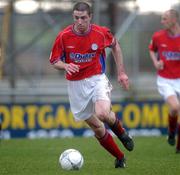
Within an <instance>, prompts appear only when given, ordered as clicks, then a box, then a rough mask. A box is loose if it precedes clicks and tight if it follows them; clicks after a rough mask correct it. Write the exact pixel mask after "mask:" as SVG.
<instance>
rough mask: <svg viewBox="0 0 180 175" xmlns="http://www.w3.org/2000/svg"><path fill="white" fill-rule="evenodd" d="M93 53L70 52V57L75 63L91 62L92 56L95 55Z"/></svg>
mask: <svg viewBox="0 0 180 175" xmlns="http://www.w3.org/2000/svg"><path fill="white" fill-rule="evenodd" d="M95 55H96V52H92V53H85V54H81V53H73V52H71V53H70V59H71V60H72V61H74V62H76V63H83V62H91V61H92V58H93V57H95Z"/></svg>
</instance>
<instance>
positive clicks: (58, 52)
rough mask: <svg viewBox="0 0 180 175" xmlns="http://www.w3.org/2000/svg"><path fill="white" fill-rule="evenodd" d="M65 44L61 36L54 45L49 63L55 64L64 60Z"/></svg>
mask: <svg viewBox="0 0 180 175" xmlns="http://www.w3.org/2000/svg"><path fill="white" fill-rule="evenodd" d="M63 50H64V49H63V43H62V36H61V35H60V34H59V35H58V36H57V37H56V39H55V41H54V44H53V47H52V50H51V54H50V57H49V61H50V63H51V64H55V63H56V62H58V61H59V60H63V59H64V51H63Z"/></svg>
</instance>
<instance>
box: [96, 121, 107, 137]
mask: <svg viewBox="0 0 180 175" xmlns="http://www.w3.org/2000/svg"><path fill="white" fill-rule="evenodd" d="M94 133H95V136H96V137H97V138H102V137H103V136H104V134H105V127H104V125H103V124H101V125H97V127H95V128H94Z"/></svg>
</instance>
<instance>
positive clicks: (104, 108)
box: [95, 100, 134, 151]
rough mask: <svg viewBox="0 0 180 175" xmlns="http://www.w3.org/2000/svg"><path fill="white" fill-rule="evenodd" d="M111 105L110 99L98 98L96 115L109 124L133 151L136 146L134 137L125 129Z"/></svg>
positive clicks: (128, 148) (127, 147)
mask: <svg viewBox="0 0 180 175" xmlns="http://www.w3.org/2000/svg"><path fill="white" fill-rule="evenodd" d="M110 106H111V105H110V101H105V100H98V101H97V102H96V103H95V111H96V115H97V117H98V118H99V119H100V120H101V121H103V122H105V123H107V124H108V126H109V127H110V129H111V130H112V131H113V132H114V134H115V135H116V136H117V137H118V138H119V140H120V141H121V142H122V143H123V145H124V147H125V148H126V149H127V150H128V151H132V150H133V148H134V142H133V140H132V137H130V136H129V134H128V133H127V132H126V131H125V129H124V128H123V126H122V124H121V121H120V120H119V119H118V117H116V116H115V113H114V112H112V111H111V110H110Z"/></svg>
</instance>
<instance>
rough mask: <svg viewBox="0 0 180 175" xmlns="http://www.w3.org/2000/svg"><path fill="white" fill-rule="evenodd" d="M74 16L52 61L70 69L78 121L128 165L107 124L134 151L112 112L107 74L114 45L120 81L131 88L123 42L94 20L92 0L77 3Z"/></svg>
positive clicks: (119, 162)
mask: <svg viewBox="0 0 180 175" xmlns="http://www.w3.org/2000/svg"><path fill="white" fill-rule="evenodd" d="M73 19H74V23H73V24H72V25H70V26H68V27H66V28H65V29H64V30H62V31H60V32H59V34H58V35H57V38H56V40H55V42H54V45H53V47H52V51H51V55H50V63H51V64H52V65H53V66H54V68H55V69H58V70H60V69H64V70H65V71H66V79H67V84H68V95H69V100H70V107H71V111H72V113H73V116H74V118H75V120H77V121H78V120H84V121H85V122H86V123H87V124H88V125H89V126H90V128H91V129H92V130H93V131H94V133H95V137H96V139H97V140H98V142H99V143H100V145H101V146H102V147H103V148H105V149H106V150H107V151H108V152H109V153H110V154H112V155H113V156H114V157H115V158H116V160H115V168H124V167H125V156H124V153H123V152H122V151H121V150H120V149H119V147H118V146H117V144H116V143H115V141H114V139H113V137H112V136H111V134H110V133H109V132H108V131H107V129H106V127H105V125H104V124H105V123H106V124H107V125H108V126H109V128H110V129H111V130H112V131H113V132H114V133H115V134H116V135H117V137H118V138H119V140H120V141H121V142H122V144H123V145H124V146H125V148H126V149H127V150H129V151H132V150H133V147H134V143H133V140H132V138H131V137H130V136H129V134H128V133H127V132H126V131H125V129H124V128H123V127H122V124H121V122H120V120H119V119H118V118H117V117H116V116H115V113H114V112H112V111H111V100H110V94H111V90H112V85H111V83H110V82H109V80H108V78H107V77H106V75H105V59H106V55H105V48H107V47H110V48H111V49H112V53H113V57H114V60H115V63H116V67H117V74H118V78H117V79H118V82H119V83H120V84H121V85H122V86H123V87H124V89H125V90H128V88H129V81H128V76H127V75H126V73H125V70H124V66H123V57H122V52H121V48H120V45H119V43H118V41H117V40H116V38H115V37H114V36H113V35H112V34H111V32H110V30H109V29H108V28H106V27H102V26H99V25H95V24H92V23H91V19H92V11H91V7H90V6H89V5H88V3H85V2H78V3H76V4H75V5H74V8H73Z"/></svg>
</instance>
